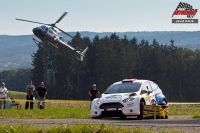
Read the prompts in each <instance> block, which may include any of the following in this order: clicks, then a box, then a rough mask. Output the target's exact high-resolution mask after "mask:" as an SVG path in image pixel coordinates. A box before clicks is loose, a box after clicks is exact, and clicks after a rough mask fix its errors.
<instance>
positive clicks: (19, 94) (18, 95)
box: [8, 90, 26, 99]
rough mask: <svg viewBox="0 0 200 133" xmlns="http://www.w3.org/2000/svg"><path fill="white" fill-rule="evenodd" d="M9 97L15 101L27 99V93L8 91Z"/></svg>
mask: <svg viewBox="0 0 200 133" xmlns="http://www.w3.org/2000/svg"><path fill="white" fill-rule="evenodd" d="M8 92H9V93H8V97H10V98H13V99H25V98H26V93H25V92H19V91H11V90H8Z"/></svg>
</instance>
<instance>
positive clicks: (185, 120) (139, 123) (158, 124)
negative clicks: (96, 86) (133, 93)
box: [0, 116, 200, 133]
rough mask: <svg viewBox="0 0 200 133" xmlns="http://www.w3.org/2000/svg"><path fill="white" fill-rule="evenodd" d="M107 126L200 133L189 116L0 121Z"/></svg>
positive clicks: (196, 121) (0, 121)
mask: <svg viewBox="0 0 200 133" xmlns="http://www.w3.org/2000/svg"><path fill="white" fill-rule="evenodd" d="M80 123H82V124H89V123H92V124H105V125H116V126H127V127H142V128H145V129H148V130H153V131H162V130H176V131H181V132H190V133H191V132H195V133H198V132H199V133H200V119H191V118H190V117H189V116H169V119H156V120H154V119H144V120H136V119H134V118H127V119H125V120H120V119H119V118H103V119H0V124H11V125H12V124H24V125H37V126H43V127H44V126H53V125H71V124H80Z"/></svg>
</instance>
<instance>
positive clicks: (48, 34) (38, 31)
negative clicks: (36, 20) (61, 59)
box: [33, 26, 79, 53]
mask: <svg viewBox="0 0 200 133" xmlns="http://www.w3.org/2000/svg"><path fill="white" fill-rule="evenodd" d="M33 33H34V35H35V36H37V37H38V38H39V39H40V40H42V41H44V42H47V43H50V44H52V45H54V46H55V45H59V46H61V47H64V48H66V49H67V50H69V51H76V52H77V53H79V51H77V50H76V49H75V48H73V47H72V46H70V45H69V44H67V42H65V41H64V40H63V39H62V36H60V34H59V33H58V32H57V31H56V30H55V29H53V28H52V27H48V26H40V27H36V28H33Z"/></svg>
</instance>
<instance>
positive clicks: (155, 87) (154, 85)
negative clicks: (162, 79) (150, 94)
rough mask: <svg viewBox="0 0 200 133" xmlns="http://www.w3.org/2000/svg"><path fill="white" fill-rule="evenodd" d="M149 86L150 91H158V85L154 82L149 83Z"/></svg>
mask: <svg viewBox="0 0 200 133" xmlns="http://www.w3.org/2000/svg"><path fill="white" fill-rule="evenodd" d="M151 86H152V89H153V90H154V91H155V90H156V89H158V85H157V84H156V83H154V82H151Z"/></svg>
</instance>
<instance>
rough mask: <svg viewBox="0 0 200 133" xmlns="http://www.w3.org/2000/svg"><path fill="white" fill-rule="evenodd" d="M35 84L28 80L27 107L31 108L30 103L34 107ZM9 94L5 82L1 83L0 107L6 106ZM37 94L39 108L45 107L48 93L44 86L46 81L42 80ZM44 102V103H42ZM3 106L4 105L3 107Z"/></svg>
mask: <svg viewBox="0 0 200 133" xmlns="http://www.w3.org/2000/svg"><path fill="white" fill-rule="evenodd" d="M34 91H35V86H34V85H33V84H32V81H31V80H30V81H29V82H28V85H27V86H26V93H27V95H26V100H27V101H26V104H25V109H28V108H29V103H30V109H33V100H35V96H34ZM7 94H8V89H7V88H6V87H5V83H4V82H2V83H1V87H0V109H2V108H3V109H4V108H5V102H6V100H5V99H6V98H7ZM36 95H37V97H38V108H39V109H45V97H46V95H47V89H46V87H45V86H44V82H40V86H39V87H37V89H36ZM41 103H42V105H41ZM2 106H3V107H2Z"/></svg>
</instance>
